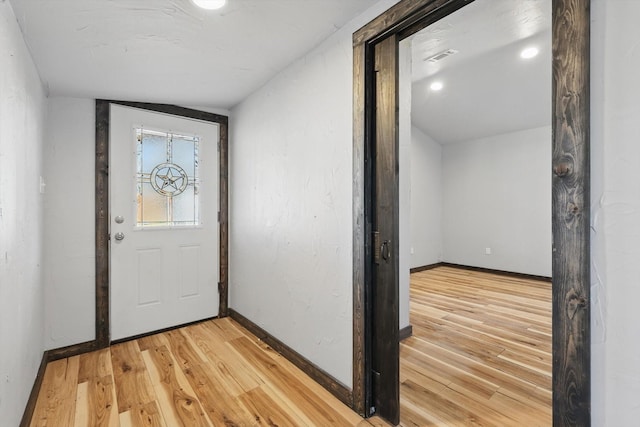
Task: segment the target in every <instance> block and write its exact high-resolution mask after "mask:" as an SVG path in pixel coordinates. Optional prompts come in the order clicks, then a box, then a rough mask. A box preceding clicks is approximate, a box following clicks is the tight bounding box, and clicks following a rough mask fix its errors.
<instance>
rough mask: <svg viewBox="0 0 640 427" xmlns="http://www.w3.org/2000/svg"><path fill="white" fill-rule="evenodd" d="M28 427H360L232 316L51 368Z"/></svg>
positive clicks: (362, 423) (365, 422) (344, 408)
mask: <svg viewBox="0 0 640 427" xmlns="http://www.w3.org/2000/svg"><path fill="white" fill-rule="evenodd" d="M31 425H32V426H64V427H67V426H76V427H78V426H83V427H85V426H91V427H94V426H109V427H117V426H120V427H128V426H163V427H164V426H166V427H174V426H276V425H277V426H333V425H335V426H358V427H365V426H366V427H370V426H372V425H374V426H383V425H385V424H384V422H383V421H382V420H378V419H375V418H373V419H369V420H363V419H362V418H361V417H359V416H358V415H357V414H356V413H355V412H353V411H352V410H351V409H349V408H348V407H347V406H345V405H344V404H343V403H341V402H340V401H339V400H337V399H336V398H335V397H334V396H333V395H331V394H330V393H329V392H328V391H326V390H325V389H324V388H322V387H321V386H319V385H318V384H317V383H315V382H314V381H313V380H312V379H311V378H309V377H308V376H306V375H305V374H304V373H303V372H302V371H300V370H299V369H298V368H296V367H295V366H294V365H293V364H291V363H290V362H289V361H287V360H286V359H284V358H283V357H282V356H280V355H279V354H277V353H276V352H275V351H273V350H272V349H271V348H270V347H269V346H267V345H266V344H264V343H263V342H261V341H259V340H258V339H257V338H255V336H253V335H251V333H249V332H248V331H246V330H245V329H244V328H242V327H241V326H240V325H238V324H237V323H236V322H234V321H233V320H231V319H229V318H225V319H216V320H212V321H207V322H204V323H200V324H196V325H191V326H188V327H185V328H181V329H176V330H173V331H169V332H164V333H160V334H156V335H152V336H149V337H145V338H141V339H137V340H133V341H129V342H125V343H121V344H117V345H114V346H112V347H111V348H108V349H104V350H99V351H95V352H92V353H87V354H83V355H80V356H75V357H70V358H68V359H61V360H58V361H55V362H51V363H49V364H48V366H47V369H46V371H45V377H44V380H43V384H42V388H41V389H40V394H39V397H38V401H37V404H36V409H35V412H34V415H33V418H32V422H31Z"/></svg>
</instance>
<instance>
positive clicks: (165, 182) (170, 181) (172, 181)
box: [156, 168, 184, 192]
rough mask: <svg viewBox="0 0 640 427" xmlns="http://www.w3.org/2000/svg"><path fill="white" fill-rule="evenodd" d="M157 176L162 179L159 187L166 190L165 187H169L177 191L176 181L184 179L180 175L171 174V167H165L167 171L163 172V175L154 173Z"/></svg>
mask: <svg viewBox="0 0 640 427" xmlns="http://www.w3.org/2000/svg"><path fill="white" fill-rule="evenodd" d="M156 176H157V177H158V178H160V179H161V180H162V185H161V186H160V188H161V189H162V190H164V191H167V190H166V189H167V187H169V188H170V189H172V190H171V192H174V191H177V190H178V188H179V187H178V185H176V182H177V181H179V180H181V179H184V177H183V176H182V175H177V176H176V175H174V174H173V168H167V173H165V174H164V175H161V174H158V175H156Z"/></svg>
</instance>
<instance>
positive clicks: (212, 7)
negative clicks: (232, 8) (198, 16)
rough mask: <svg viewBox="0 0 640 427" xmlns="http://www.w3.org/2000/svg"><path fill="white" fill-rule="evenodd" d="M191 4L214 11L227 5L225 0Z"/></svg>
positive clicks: (198, 0)
mask: <svg viewBox="0 0 640 427" xmlns="http://www.w3.org/2000/svg"><path fill="white" fill-rule="evenodd" d="M191 1H192V2H193V4H195V5H196V6H198V7H201V8H202V9H207V10H215V9H220V8H221V7H222V6H224V5H225V4H227V0H191Z"/></svg>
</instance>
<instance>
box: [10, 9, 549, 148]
mask: <svg viewBox="0 0 640 427" xmlns="http://www.w3.org/2000/svg"><path fill="white" fill-rule="evenodd" d="M9 1H10V3H11V5H12V6H13V8H14V11H15V13H16V16H17V18H18V21H19V23H20V26H21V28H22V31H23V34H24V36H25V40H26V42H27V44H28V45H29V48H30V50H31V53H32V55H33V58H34V61H35V63H36V66H37V67H38V70H39V72H40V75H41V77H42V79H43V81H44V83H45V84H46V86H47V88H48V90H49V93H50V94H51V95H54V96H76V97H85V98H107V99H124V100H132V101H147V102H162V103H172V104H178V105H189V106H201V107H217V108H231V107H233V106H235V105H236V104H237V103H238V102H240V101H241V100H243V99H244V98H245V97H246V96H247V95H249V94H251V93H252V92H253V91H255V90H256V89H258V88H259V87H260V86H262V85H263V84H265V83H266V82H267V81H268V80H269V79H271V78H272V77H273V76H274V75H275V74H277V73H278V72H279V71H281V70H282V69H284V68H285V67H286V66H287V65H289V64H290V63H291V62H293V61H294V60H295V59H297V58H299V57H301V56H303V55H304V54H305V53H306V52H308V51H309V50H310V49H312V48H313V47H314V46H316V45H318V44H320V43H321V42H322V41H323V40H324V39H326V38H327V37H329V36H330V35H331V34H332V33H333V32H335V31H336V30H337V29H338V28H340V27H341V26H343V25H344V24H346V23H347V22H348V21H350V20H351V19H353V18H354V17H356V16H358V15H359V14H360V13H362V12H363V11H364V10H366V9H367V8H368V7H370V6H372V5H373V4H374V3H375V0H229V3H228V4H227V6H225V7H224V8H223V9H221V10H218V11H204V10H201V9H198V8H197V7H195V6H194V5H193V4H192V3H191V1H190V0H9ZM550 18H551V0H476V1H475V2H473V3H471V4H469V5H468V6H465V7H464V8H462V9H460V10H459V11H458V12H456V13H454V14H453V15H451V16H449V17H447V18H445V19H444V20H441V21H439V22H437V23H436V24H434V25H431V26H429V27H428V28H425V29H424V30H423V31H421V32H420V33H418V34H416V35H415V36H413V38H412V40H413V41H412V46H413V47H412V49H413V63H414V68H413V79H414V83H413V96H412V114H413V121H414V124H416V125H417V126H418V127H419V128H421V129H422V130H423V131H424V132H426V133H427V134H429V135H430V136H431V137H433V138H434V139H435V140H436V141H438V142H440V143H449V142H456V141H464V140H469V139H473V138H479V137H483V136H488V135H495V134H500V133H505V132H510V131H515V130H520V129H526V128H533V127H538V126H543V125H548V124H549V123H550V118H551V102H550V99H551V97H550V94H551V36H550V21H551V19H550ZM530 44H536V45H538V46H539V47H540V48H541V54H540V55H539V56H538V57H536V58H535V59H533V60H530V61H528V62H526V63H525V62H523V61H522V60H521V59H520V58H519V57H518V54H519V51H520V49H521V48H522V47H523V46H528V45H530ZM449 48H451V49H456V50H458V51H459V53H458V54H456V55H454V56H451V57H449V58H447V59H445V60H443V61H441V62H439V63H437V64H430V63H428V62H425V61H424V59H425V58H427V57H429V56H431V55H433V54H435V53H438V52H440V51H443V50H445V49H449ZM435 78H437V79H440V80H442V81H443V82H444V83H445V85H446V86H445V88H444V89H443V90H442V91H441V92H438V93H434V92H432V91H429V90H428V84H430V83H431V81H432V80H433V79H435Z"/></svg>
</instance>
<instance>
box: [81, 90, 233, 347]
mask: <svg viewBox="0 0 640 427" xmlns="http://www.w3.org/2000/svg"><path fill="white" fill-rule="evenodd" d="M111 104H118V105H124V106H128V107H133V108H139V109H143V110H149V111H155V112H159V113H165V114H172V115H174V116H180V117H186V118H191V119H196V120H202V121H207V122H212V123H217V124H218V125H219V126H220V129H219V131H220V151H219V184H220V189H219V193H220V194H219V207H220V213H219V231H220V248H219V256H220V259H219V262H220V278H219V280H220V281H219V283H218V291H219V295H220V301H219V304H220V306H219V311H218V316H219V317H225V316H227V315H228V308H229V303H228V289H229V281H228V267H229V258H228V247H229V232H228V230H229V198H228V194H229V192H228V188H229V173H228V171H229V168H228V164H229V118H228V117H227V116H223V115H219V114H214V113H208V112H204V111H199V110H194V109H191V108H184V107H179V106H176V105H169V104H151V103H142V102H128V101H113V100H103V99H98V100H96V123H95V125H96V167H95V182H96V194H95V212H96V213H95V217H96V235H95V242H96V339H95V344H94V345H93V347H95V348H104V347H107V346H109V343H110V323H109V316H110V312H109V301H110V297H109V287H110V285H109V116H110V114H109V109H110V108H109V106H110V105H111Z"/></svg>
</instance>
